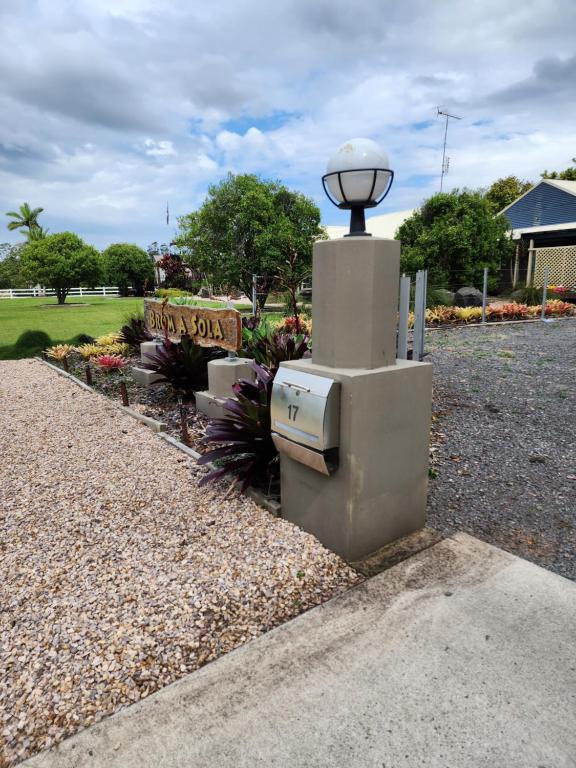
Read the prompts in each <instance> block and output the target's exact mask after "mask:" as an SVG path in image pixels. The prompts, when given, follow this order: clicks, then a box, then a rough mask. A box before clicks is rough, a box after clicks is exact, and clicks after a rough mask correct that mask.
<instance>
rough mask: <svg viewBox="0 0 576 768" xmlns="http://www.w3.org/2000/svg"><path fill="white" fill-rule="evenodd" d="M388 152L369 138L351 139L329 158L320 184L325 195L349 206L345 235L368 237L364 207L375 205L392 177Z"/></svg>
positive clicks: (342, 206)
mask: <svg viewBox="0 0 576 768" xmlns="http://www.w3.org/2000/svg"><path fill="white" fill-rule="evenodd" d="M389 165H390V163H389V161H388V156H387V155H386V153H385V152H384V151H383V150H382V149H381V148H380V147H379V146H378V144H376V142H375V141H372V139H350V141H346V142H345V143H344V144H342V146H340V147H338V149H337V150H336V152H335V153H334V154H333V155H332V157H331V158H330V160H329V161H328V165H327V167H326V173H325V174H324V176H322V185H323V186H324V192H326V194H327V196H328V199H329V200H330V201H331V202H332V203H334V205H336V206H338V208H343V209H346V210H348V209H349V210H350V211H351V213H350V232H349V233H348V234H347V235H345V237H371V234H370V232H366V220H365V217H364V209H365V208H375V207H376V206H377V205H380V203H381V202H382V200H384V198H385V197H386V195H387V194H388V192H389V191H390V187H391V186H392V181H393V180H394V171H392V170H391V169H390V168H389V167H388V166H389Z"/></svg>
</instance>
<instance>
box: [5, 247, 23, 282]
mask: <svg viewBox="0 0 576 768" xmlns="http://www.w3.org/2000/svg"><path fill="white" fill-rule="evenodd" d="M23 247H24V244H23V243H19V244H18V245H11V244H10V243H1V244H0V288H25V287H26V281H25V279H24V277H23V275H22V259H21V254H22V249H23Z"/></svg>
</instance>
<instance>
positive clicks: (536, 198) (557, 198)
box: [500, 179, 576, 288]
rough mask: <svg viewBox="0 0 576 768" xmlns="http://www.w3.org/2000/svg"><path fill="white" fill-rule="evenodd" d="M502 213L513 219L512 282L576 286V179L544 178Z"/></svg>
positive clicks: (514, 284)
mask: <svg viewBox="0 0 576 768" xmlns="http://www.w3.org/2000/svg"><path fill="white" fill-rule="evenodd" d="M500 213H501V214H502V215H503V216H505V217H506V218H507V219H508V221H509V222H510V227H511V229H512V239H513V240H514V241H515V242H516V257H515V261H514V271H513V278H512V284H513V286H514V287H516V285H517V284H519V283H525V284H526V285H528V284H529V283H530V282H533V284H534V285H535V286H537V287H540V286H541V285H542V284H543V280H544V269H545V268H546V267H548V283H549V284H552V285H565V286H567V287H570V288H572V287H574V286H576V181H564V180H562V179H542V181H540V182H539V183H538V184H536V185H535V186H533V187H532V188H531V189H529V190H528V192H525V193H524V194H523V195H521V196H520V197H519V198H518V199H516V200H514V202H513V203H511V204H510V205H508V206H507V207H506V208H504V209H503V210H502V211H500Z"/></svg>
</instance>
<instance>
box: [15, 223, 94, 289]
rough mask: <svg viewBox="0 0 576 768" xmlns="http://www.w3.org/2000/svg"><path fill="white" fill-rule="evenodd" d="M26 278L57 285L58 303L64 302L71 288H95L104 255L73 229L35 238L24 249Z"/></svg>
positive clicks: (33, 281)
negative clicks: (101, 256) (74, 232)
mask: <svg viewBox="0 0 576 768" xmlns="http://www.w3.org/2000/svg"><path fill="white" fill-rule="evenodd" d="M22 267H23V274H24V277H25V278H26V279H27V280H29V281H30V282H32V283H39V284H40V285H44V286H47V287H49V288H54V290H55V291H56V296H57V297H58V304H64V302H65V301H66V296H67V295H68V292H69V291H70V288H72V287H74V286H77V285H83V286H84V285H85V286H87V287H94V286H95V285H96V283H97V282H98V281H99V280H100V279H101V278H102V264H101V259H100V254H99V253H98V251H97V250H96V249H95V248H93V247H92V246H91V245H87V244H86V243H85V242H84V241H83V240H81V239H80V238H79V237H78V235H75V234H73V233H72V232H60V233H58V234H56V235H48V236H47V237H45V238H43V239H41V240H32V241H31V242H29V243H28V244H27V245H26V247H25V248H24V250H23V252H22Z"/></svg>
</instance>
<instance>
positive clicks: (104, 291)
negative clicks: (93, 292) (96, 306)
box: [102, 285, 106, 296]
mask: <svg viewBox="0 0 576 768" xmlns="http://www.w3.org/2000/svg"><path fill="white" fill-rule="evenodd" d="M102 296H106V286H105V285H103V286H102Z"/></svg>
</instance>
